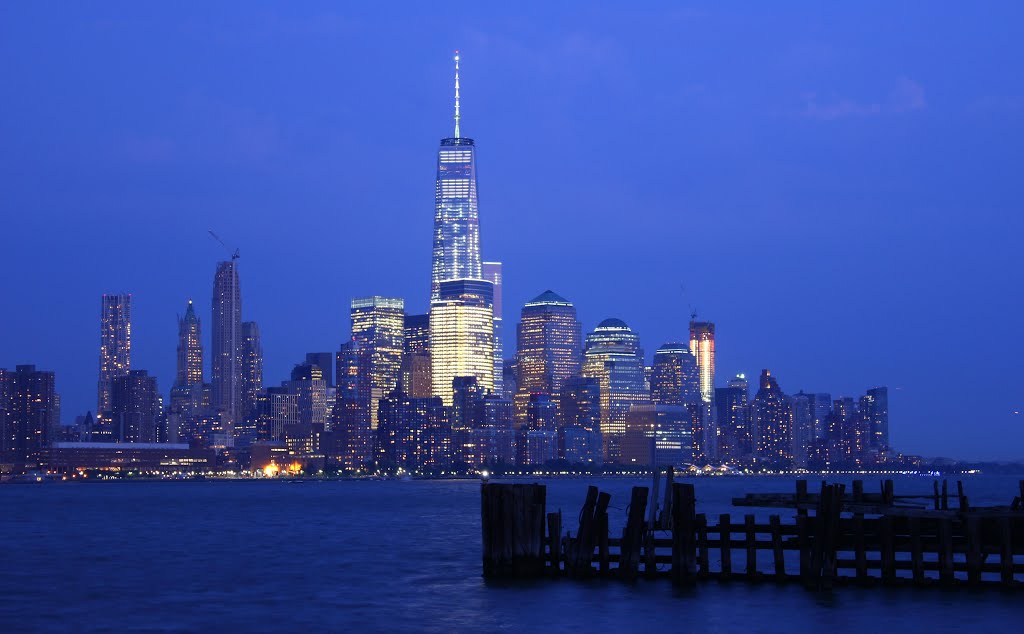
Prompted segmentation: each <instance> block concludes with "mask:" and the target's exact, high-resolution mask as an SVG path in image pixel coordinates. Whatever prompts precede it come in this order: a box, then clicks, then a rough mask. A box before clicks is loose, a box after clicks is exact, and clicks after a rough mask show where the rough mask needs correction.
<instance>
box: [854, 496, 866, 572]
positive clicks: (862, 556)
mask: <svg viewBox="0 0 1024 634" xmlns="http://www.w3.org/2000/svg"><path fill="white" fill-rule="evenodd" d="M856 490H857V489H856V488H854V491H856ZM854 495H856V493H854ZM865 541H866V540H865V536H864V515H863V514H861V513H857V514H856V515H854V516H853V544H854V546H853V548H854V558H855V560H856V566H857V580H858V581H860V582H861V583H864V582H865V581H867V578H868V557H867V549H866V547H865Z"/></svg>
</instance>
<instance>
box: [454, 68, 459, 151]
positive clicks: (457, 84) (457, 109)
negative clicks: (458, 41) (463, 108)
mask: <svg viewBox="0 0 1024 634" xmlns="http://www.w3.org/2000/svg"><path fill="white" fill-rule="evenodd" d="M455 138H456V139H457V138H459V52H458V51H455Z"/></svg>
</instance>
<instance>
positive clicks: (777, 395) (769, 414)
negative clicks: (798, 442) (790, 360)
mask: <svg viewBox="0 0 1024 634" xmlns="http://www.w3.org/2000/svg"><path fill="white" fill-rule="evenodd" d="M750 412H751V419H752V422H753V428H754V431H755V433H754V443H755V448H756V451H757V457H758V458H759V459H761V460H763V461H765V462H767V463H769V464H774V465H779V466H782V465H788V463H789V462H790V461H791V460H792V459H793V454H792V429H793V417H792V410H791V409H790V406H789V401H788V400H787V399H786V395H785V394H784V393H783V392H782V389H780V388H779V384H778V382H777V381H776V380H775V377H773V376H772V375H771V372H770V371H768V370H762V371H761V381H760V387H759V389H758V390H757V393H756V394H755V395H754V400H753V401H752V402H751V404H750Z"/></svg>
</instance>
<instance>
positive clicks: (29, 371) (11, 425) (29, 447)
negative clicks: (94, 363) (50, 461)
mask: <svg viewBox="0 0 1024 634" xmlns="http://www.w3.org/2000/svg"><path fill="white" fill-rule="evenodd" d="M0 407H2V408H3V411H0V437H2V440H0V448H3V449H4V451H3V453H2V455H0V462H3V463H6V464H7V465H10V467H9V468H11V469H12V470H13V471H14V472H15V473H23V472H25V471H29V470H33V469H37V468H40V467H44V466H45V463H46V459H47V458H46V449H47V448H48V447H49V446H50V444H51V442H53V440H54V439H55V438H56V433H57V430H58V428H59V425H60V398H59V397H58V395H57V392H56V385H55V378H54V373H53V372H48V371H44V370H36V366H34V365H19V366H17V367H15V369H14V372H9V371H6V370H0Z"/></svg>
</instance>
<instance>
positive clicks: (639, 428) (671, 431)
mask: <svg viewBox="0 0 1024 634" xmlns="http://www.w3.org/2000/svg"><path fill="white" fill-rule="evenodd" d="M692 460H693V431H692V421H691V418H690V410H689V409H688V408H687V407H686V406H683V405H665V404H654V403H652V404H647V405H633V406H632V407H630V408H629V412H628V413H627V414H626V433H625V434H624V436H623V438H622V464H626V465H636V466H645V467H659V468H660V467H666V466H670V465H671V466H675V467H679V466H681V465H684V464H688V463H690V462H691V461H692Z"/></svg>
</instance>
